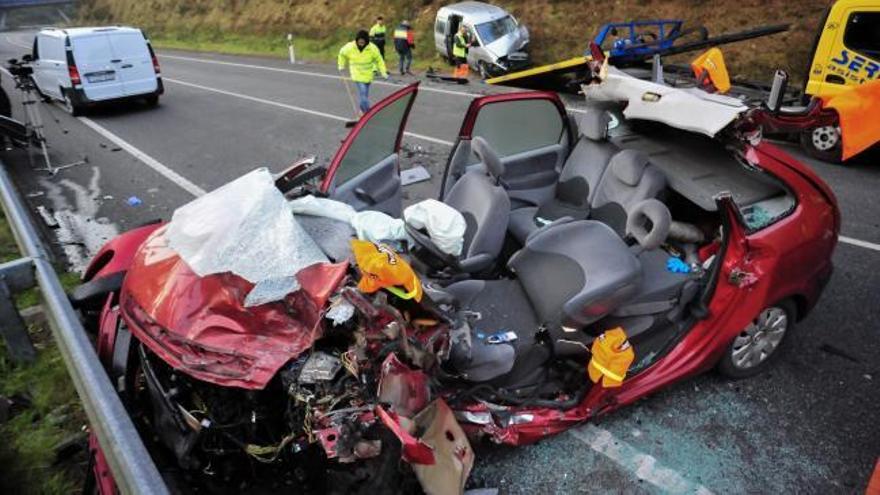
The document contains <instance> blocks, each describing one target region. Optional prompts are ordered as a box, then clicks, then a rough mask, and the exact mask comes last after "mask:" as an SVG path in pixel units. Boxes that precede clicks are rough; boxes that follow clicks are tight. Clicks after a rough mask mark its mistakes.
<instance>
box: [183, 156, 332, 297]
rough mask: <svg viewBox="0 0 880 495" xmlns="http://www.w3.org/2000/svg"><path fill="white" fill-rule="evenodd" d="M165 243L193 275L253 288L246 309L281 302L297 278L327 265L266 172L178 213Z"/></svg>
mask: <svg viewBox="0 0 880 495" xmlns="http://www.w3.org/2000/svg"><path fill="white" fill-rule="evenodd" d="M168 239H169V244H170V246H171V248H172V249H174V250H175V251H176V252H177V253H178V254H179V255H180V257H181V258H182V259H183V260H184V261H185V262H186V263H187V265H189V267H190V268H191V269H192V270H193V272H195V273H196V274H197V275H199V276H201V277H204V276H206V275H211V274H215V273H223V272H231V273H234V274H235V275H238V276H240V277H242V278H244V279H245V280H247V281H248V282H251V283H253V284H254V288H253V289H252V290H251V291H250V292H249V293H248V295H247V297H246V299H245V303H244V305H245V306H247V307H250V306H257V305H260V304H265V303H268V302H273V301H278V300H281V299H283V298H284V296H285V295H287V294H289V293H291V292H293V291H295V290H297V289H298V288H299V283H298V282H297V280H296V278H295V275H296V273H297V272H299V271H300V270H302V269H303V268H306V267H308V266H310V265H313V264H315V263H326V262H328V261H329V260H328V259H327V257H326V256H325V255H324V253H323V252H322V251H321V249H320V248H319V247H318V245H317V244H316V243H315V241H314V240H313V239H312V238H311V237H310V236H309V235H308V233H307V232H306V231H305V230H304V229H303V228H302V226H301V225H300V224H299V223H298V222H297V221H296V219H295V218H294V215H293V212H292V211H291V209H290V206H289V205H288V204H287V201H286V200H285V199H284V196H283V195H282V194H281V192H280V191H279V190H278V189H277V188H276V187H275V184H274V181H273V179H272V175H271V174H270V173H269V171H268V170H267V169H266V168H259V169H256V170H254V171H253V172H250V173H248V174H246V175H244V176H242V177H240V178H238V179H236V180H234V181H232V182H230V183H228V184H226V185H224V186H222V187H220V188H218V189H216V190H214V191H212V192H210V193H208V194H206V195H204V196H202V197H200V198H198V199H196V200H195V201H192V202H190V203H188V204H186V205H184V206H182V207H180V208H178V209H177V210H176V211H175V212H174V215H173V216H172V218H171V222H170V223H169V225H168Z"/></svg>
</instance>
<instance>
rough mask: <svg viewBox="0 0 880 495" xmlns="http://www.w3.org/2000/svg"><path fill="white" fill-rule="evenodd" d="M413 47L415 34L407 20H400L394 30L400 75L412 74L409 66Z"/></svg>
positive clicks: (414, 45)
mask: <svg viewBox="0 0 880 495" xmlns="http://www.w3.org/2000/svg"><path fill="white" fill-rule="evenodd" d="M415 47H416V42H415V36H414V35H413V30H412V27H411V26H410V25H409V21H403V22H401V23H400V25H399V26H397V29H395V30H394V49H395V50H397V57H398V59H399V63H398V65H399V68H400V75H401V76H402V75H404V74H409V75H413V73H412V72H410V71H409V67H410V65H412V51H413V50H414V49H415Z"/></svg>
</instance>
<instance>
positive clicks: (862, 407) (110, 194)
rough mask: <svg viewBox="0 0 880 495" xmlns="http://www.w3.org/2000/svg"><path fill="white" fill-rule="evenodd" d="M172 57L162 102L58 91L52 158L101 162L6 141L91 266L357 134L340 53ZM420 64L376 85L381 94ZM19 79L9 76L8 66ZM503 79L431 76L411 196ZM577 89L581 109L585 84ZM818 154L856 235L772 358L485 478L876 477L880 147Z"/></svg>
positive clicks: (514, 458) (734, 484)
mask: <svg viewBox="0 0 880 495" xmlns="http://www.w3.org/2000/svg"><path fill="white" fill-rule="evenodd" d="M32 36H33V35H32V32H26V31H25V32H21V31H20V32H7V33H0V57H2V59H3V60H5V59H7V58H10V57H13V56H20V55H21V54H22V53H24V52H25V51H27V47H28V46H29V45H30V43H31V42H32V39H33V38H32ZM159 59H160V61H161V64H162V74H163V77H164V80H165V83H166V90H167V92H166V94H165V96H164V97H163V98H162V101H161V106H159V107H158V108H156V109H148V108H146V107H145V106H142V105H140V104H130V105H124V106H120V107H116V108H113V109H99V110H96V111H94V112H91V113H90V114H89V115H87V116H86V117H81V118H73V117H70V116H69V115H67V114H65V113H64V112H63V111H62V110H61V109H60V108H59V107H57V106H45V105H44V106H43V116H44V120H45V125H46V132H47V136H48V141H49V143H50V144H51V156H52V160H53V162H54V163H55V164H56V165H60V164H64V163H69V162H73V161H77V160H81V159H82V158H83V157H86V158H87V159H88V163H87V164H84V165H79V166H76V167H73V168H70V169H67V170H64V171H62V172H60V173H58V174H57V175H55V176H53V177H49V176H47V175H46V174H44V173H39V172H35V171H34V170H33V167H35V166H37V165H39V160H38V158H39V157H38V156H36V155H33V156H30V157H29V156H28V154H27V153H25V152H23V151H20V150H14V151H10V152H7V153H6V154H5V156H4V161H5V162H6V163H7V165H8V166H9V167H10V168H11V170H12V172H13V174H14V176H15V179H16V181H17V183H18V184H19V187H20V188H21V191H22V192H23V194H25V195H26V196H27V198H28V201H29V202H30V203H31V205H32V206H33V207H34V211H35V212H36V211H37V210H38V209H39V210H42V211H43V212H44V214H45V215H46V217H48V222H49V223H57V224H58V227H57V228H53V229H48V228H47V229H46V234H47V238H48V239H50V240H51V241H52V242H53V243H55V244H56V246H57V247H58V248H59V249H58V250H59V252H61V251H63V252H64V253H65V254H66V257H67V259H68V260H69V261H70V262H71V264H72V266H73V267H75V268H77V267H81V266H82V264H83V263H84V262H85V261H86V260H87V259H88V258H89V256H90V255H91V254H92V253H94V251H95V250H96V249H97V248H98V247H100V245H101V243H102V242H103V241H105V240H106V239H108V238H110V237H112V236H113V235H115V234H116V233H117V232H121V231H124V230H126V229H129V228H131V227H134V226H136V225H138V224H140V223H142V222H145V221H149V220H152V219H154V218H165V219H167V218H169V217H170V215H171V213H172V212H173V210H174V209H175V208H176V207H178V206H180V205H182V204H184V203H186V202H187V201H190V200H191V199H193V197H194V196H196V195H199V194H202V193H204V192H205V191H210V190H211V189H214V188H216V187H218V186H220V185H222V184H224V183H226V182H229V181H230V180H232V179H234V178H236V177H239V176H241V175H242V174H244V173H246V172H248V171H250V170H252V169H253V168H255V167H261V166H266V167H268V168H269V169H271V170H272V171H273V172H277V171H279V170H281V169H283V168H284V167H285V166H286V165H288V164H290V163H292V162H293V161H295V160H297V159H298V158H301V157H304V156H307V155H317V156H318V159H319V161H324V162H326V161H329V159H330V158H331V157H332V154H333V152H334V151H335V150H336V147H337V146H338V144H339V142H340V141H341V140H342V139H343V138H344V136H345V135H346V131H347V130H346V129H345V128H344V126H343V123H344V121H346V120H348V119H350V115H351V107H350V103H349V101H348V97H347V96H346V95H345V89H344V87H343V85H342V84H343V83H342V81H341V80H340V79H339V77H338V76H337V75H336V73H335V70H334V69H333V68H332V67H327V66H320V65H296V66H291V65H289V64H287V63H286V62H285V61H280V60H274V59H262V58H256V57H233V56H222V55H212V54H200V53H187V52H179V51H160V52H159ZM411 81H413V79H412V78H407V79H400V78H393V79H392V81H391V82H389V83H380V84H376V85H374V89H373V98H374V100H375V99H376V98H379V97H382V96H384V95H387V94H390V93H391V92H392V91H394V90H395V89H397V88H399V87H400V86H401V85H403V84H405V83H409V82H411ZM3 84H4V87H5V88H6V89H7V91H10V92H11V87H10V80H9V77H7V76H4V77H3ZM498 91H510V90H509V89H504V88H491V87H487V86H483V85H481V84H472V85H470V86H468V87H459V86H455V87H451V86H438V85H435V84H430V83H426V82H423V83H422V88H421V90H420V93H419V97H418V100H417V102H416V104H415V107H414V108H413V110H412V113H411V118H410V124H409V126H408V134H407V135H406V136H405V139H404V148H405V149H404V153H403V168H408V167H411V166H414V165H424V166H425V167H427V168H428V170H429V171H430V172H431V174H432V180H431V181H430V182H428V183H423V184H419V185H415V186H412V187H410V188H408V189H407V190H406V195H407V196H408V197H409V198H410V199H416V198H423V197H430V196H436V193H437V187H438V183H439V180H440V177H441V175H442V167H443V166H444V164H445V160H446V155H447V152H448V150H449V145H450V144H451V142H452V141H453V140H454V139H455V136H456V132H457V131H458V128H459V126H460V124H461V118H462V117H463V114H464V112H465V110H466V108H467V106H468V104H469V102H470V101H471V99H472V98H473V96H474V94H484V93H489V92H498ZM567 104H568V105H569V106H570V107H571V108H572V110H573V111H575V112H576V111H577V108H578V105H579V102H578V101H577V100H576V99H574V98H571V99H568V100H567ZM16 111H17V112H18V114H17V115H18V116H20V115H21V112H20V107H18V106H16ZM792 152H793V153H797V151H796V150H793V151H792ZM31 159H32V160H33V163H31V162H30V161H29V160H31ZM810 163H811V165H812V166H813V167H814V169H815V170H816V171H817V172H818V173H819V174H820V175H821V176H822V177H823V178H824V179H825V180H826V181H828V183H829V184H830V185H831V186H832V188H833V189H834V191H835V192H836V194H837V196H838V199H839V201H840V204H841V209H842V212H843V235H844V236H845V238H844V239H843V241H844V242H841V244H840V246H839V247H838V249H837V251H836V253H835V255H834V261H835V263H836V271H835V273H834V276H833V278H832V280H831V282H830V284H829V286H828V288H827V289H826V291H825V293H824V295H823V297H822V299H821V301H820V303H819V305H818V307H817V308H816V309H815V310H814V311H813V313H812V314H811V315H810V316H809V317H808V318H807V319H806V320H805V321H803V322H802V323H801V324H800V325H799V327H798V328H797V331H796V333H795V334H794V335H793V336H792V337H794V338H792V339H789V341H788V343H787V346H786V348H785V349H784V354H783V355H782V356H781V359H780V360H779V361H778V362H777V363H776V364H775V366H774V367H773V368H772V369H771V370H770V371H769V372H768V373H766V374H765V375H763V376H760V377H758V378H755V379H752V380H745V381H738V382H731V381H727V380H724V379H722V378H721V377H719V376H718V375H716V374H714V373H710V374H707V375H705V376H702V377H699V378H696V379H692V380H688V381H685V382H683V383H680V384H678V385H675V386H673V387H671V388H669V389H667V390H665V391H663V392H660V393H658V394H656V395H655V396H653V397H651V398H648V399H645V400H643V401H641V402H639V403H638V404H636V405H634V406H631V407H629V408H626V409H624V410H622V411H619V412H617V413H614V414H612V415H610V416H609V417H607V418H603V419H601V420H600V422H599V423H598V424H596V425H585V426H583V427H581V428H578V429H576V430H573V431H572V432H569V433H565V434H562V435H559V436H556V437H554V438H550V439H547V440H544V441H542V442H540V443H539V444H537V445H533V446H529V447H523V448H518V449H506V448H498V447H491V446H481V447H480V449H479V456H478V465H477V467H476V469H475V471H474V473H473V474H472V476H471V485H472V486H474V487H498V488H501V490H502V492H503V493H572V492H589V493H663V492H671V493H706V492H716V493H787V492H794V491H797V492H802V493H857V492H860V491H863V490H864V486H865V484H866V482H867V478H868V476H869V474H870V470H871V467H872V466H873V463H874V461H875V460H876V458H877V456H878V455H880V427H878V424H880V327H878V323H877V322H878V321H880V295H878V288H880V219H878V216H880V204H878V202H877V200H876V196H877V192H878V191H880V160H878V156H877V154H876V153H875V154H873V155H871V156H866V157H863V158H862V159H860V160H858V161H857V162H856V163H853V164H850V165H848V166H846V167H841V166H833V165H828V164H824V163H819V162H815V161H812V160H810ZM132 198H137V200H139V201H140V204H138V205H136V206H133V205H132V204H130V203H138V201H135V200H134V199H132Z"/></svg>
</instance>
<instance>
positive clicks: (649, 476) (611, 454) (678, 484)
mask: <svg viewBox="0 0 880 495" xmlns="http://www.w3.org/2000/svg"><path fill="white" fill-rule="evenodd" d="M568 433H569V435H571V436H573V437H574V438H576V439H577V440H578V441H580V442H581V443H584V444H586V445H587V446H589V447H590V448H591V449H593V450H594V451H596V452H597V453H599V454H601V455H603V456H605V457H606V458H608V459H610V460H611V461H612V462H614V463H615V464H617V465H618V466H620V467H621V468H623V469H624V470H625V471H627V472H629V473H632V474H633V475H634V476H635V477H636V478H638V479H640V480H643V481H646V482H648V483H650V484H652V485H654V486H656V487H657V488H659V489H660V490H661V491H663V492H664V493H671V494H681V495H684V494H688V495H711V494H712V491H711V490H709V489H708V488H706V487H705V486H703V485H701V484H699V483H695V482H693V481H690V480H688V479H686V478H684V477H683V476H682V475H681V474H679V473H678V472H677V471H675V470H673V469H671V468H668V467H665V466H663V465H661V464H660V463H659V462H658V461H657V459H656V458H655V457H654V456H651V455H648V454H645V453H644V452H642V451H640V450H639V449H637V448H635V447H634V446H632V445H630V444H629V443H627V442H624V441H623V440H621V439H620V438H617V437H615V436H614V435H613V434H611V432H610V431H608V430H605V429H603V428H600V427H598V426H596V425H594V424H590V423H588V424H586V425H584V426H579V427H577V428H573V429H571V430H568Z"/></svg>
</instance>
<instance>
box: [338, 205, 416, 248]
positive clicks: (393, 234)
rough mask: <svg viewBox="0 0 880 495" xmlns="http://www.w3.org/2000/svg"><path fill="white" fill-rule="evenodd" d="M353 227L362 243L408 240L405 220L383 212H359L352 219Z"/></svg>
mask: <svg viewBox="0 0 880 495" xmlns="http://www.w3.org/2000/svg"><path fill="white" fill-rule="evenodd" d="M351 226H352V228H353V229H354V231H355V233H356V234H357V237H358V239H360V240H362V241H371V242H382V241H402V240H404V239H406V228H405V227H404V225H403V220H401V219H399V218H394V217H392V216H389V215H386V214H385V213H382V212H381V211H369V210H368V211H359V212H357V213H355V214H354V216H353V217H352V218H351Z"/></svg>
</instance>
